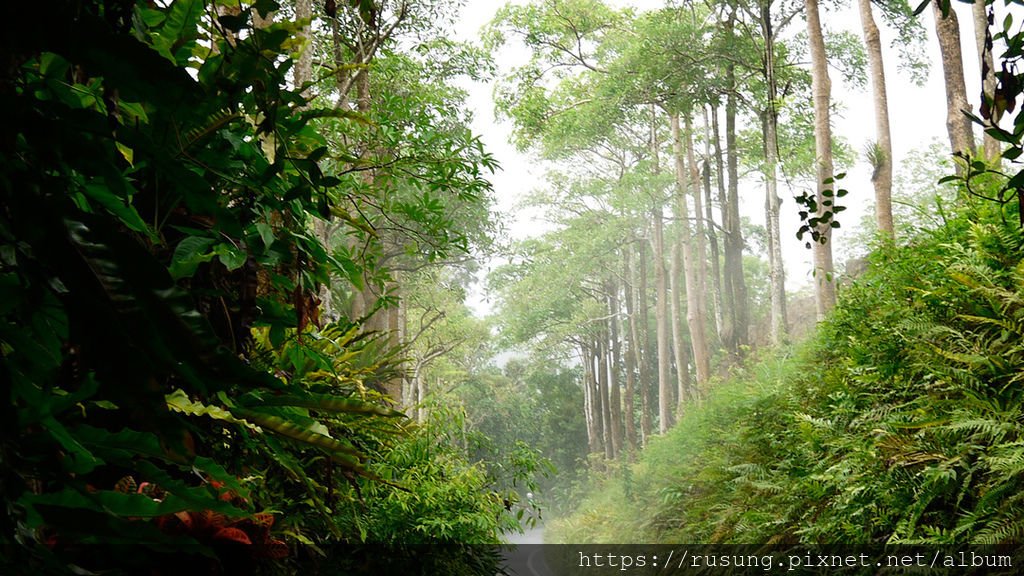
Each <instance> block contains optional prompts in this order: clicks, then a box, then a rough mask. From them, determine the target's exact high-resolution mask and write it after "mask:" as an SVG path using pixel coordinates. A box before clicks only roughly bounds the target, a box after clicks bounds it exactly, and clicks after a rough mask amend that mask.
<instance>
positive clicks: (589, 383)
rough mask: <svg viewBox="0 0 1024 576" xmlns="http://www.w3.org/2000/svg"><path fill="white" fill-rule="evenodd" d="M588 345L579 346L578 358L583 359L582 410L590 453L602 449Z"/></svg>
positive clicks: (592, 366) (597, 401) (592, 369)
mask: <svg viewBox="0 0 1024 576" xmlns="http://www.w3.org/2000/svg"><path fill="white" fill-rule="evenodd" d="M592 357H593V356H592V354H591V353H590V347H589V346H587V345H585V344H583V345H581V346H580V358H581V359H582V360H583V411H584V415H585V416H586V420H587V448H588V450H589V451H590V453H591V454H595V453H598V452H601V451H602V447H601V439H600V436H601V428H600V426H601V423H600V412H599V410H600V406H599V404H600V402H599V400H598V399H597V397H596V396H597V394H596V390H597V386H595V384H594V364H593V362H592V361H591V360H592Z"/></svg>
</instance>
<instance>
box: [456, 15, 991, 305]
mask: <svg viewBox="0 0 1024 576" xmlns="http://www.w3.org/2000/svg"><path fill="white" fill-rule="evenodd" d="M516 3H517V4H522V3H525V2H522V1H517V2H516ZM609 3H610V4H612V5H616V6H619V7H622V6H633V7H635V8H637V9H640V10H648V9H657V8H660V7H661V6H663V5H664V4H665V2H664V0H632V1H630V0H618V1H615V0H611V1H610V2H609ZM504 4H505V2H504V1H503V0H468V1H467V5H466V7H465V8H464V10H463V14H462V18H461V22H460V24H459V26H458V29H457V35H459V36H460V37H461V38H462V39H474V38H477V37H478V32H479V31H480V29H481V28H482V27H483V26H485V25H486V24H487V22H489V21H490V19H491V18H492V17H493V16H494V13H495V12H496V11H497V10H498V9H499V8H500V7H501V6H502V5H504ZM913 4H915V5H916V2H913ZM952 4H953V5H954V7H955V9H956V10H957V14H958V16H959V18H960V27H961V40H962V43H963V58H964V67H965V70H966V73H965V75H966V77H967V94H968V98H969V100H970V101H971V104H972V107H974V110H975V111H977V104H978V102H977V101H978V93H979V80H978V79H977V77H978V72H977V70H978V65H977V59H978V56H977V50H976V49H975V46H974V35H973V28H972V26H971V20H970V6H969V5H966V4H962V3H960V2H953V3H952ZM999 4H1000V6H999V8H1001V9H1003V10H1005V8H1004V7H1002V6H1001V4H1002V3H999ZM920 18H922V24H923V26H924V28H925V30H926V31H927V32H928V40H927V42H926V44H925V47H926V49H927V51H928V61H929V62H931V63H932V65H931V69H930V71H929V79H928V82H927V83H926V84H925V85H924V86H920V87H919V86H915V85H914V84H913V83H911V82H910V80H909V79H908V78H907V77H906V76H905V74H902V73H901V72H900V71H899V70H898V68H897V64H898V62H897V58H898V53H897V52H896V51H895V50H889V51H887V52H886V56H887V57H888V59H887V60H886V62H885V66H886V70H885V72H886V81H887V84H888V86H887V87H888V96H889V107H890V110H889V116H890V125H891V132H892V142H893V155H894V160H895V162H894V164H895V165H896V166H897V169H898V166H899V163H900V162H901V160H903V159H904V158H906V157H907V155H908V153H909V152H910V151H911V150H914V149H918V150H920V149H923V148H924V147H926V146H927V145H928V144H929V143H930V142H932V141H934V140H939V141H941V142H943V143H945V142H947V141H948V140H947V135H946V125H945V121H946V105H945V91H944V87H943V84H942V67H941V63H940V56H939V50H938V44H937V41H936V39H935V37H934V23H933V19H932V11H931V9H928V10H925V12H924V14H922V15H921V16H920ZM999 18H1001V13H997V21H998V19H999ZM823 19H824V24H825V27H826V28H827V29H829V30H840V29H846V30H850V31H851V32H853V33H855V34H856V35H857V36H858V37H860V34H861V28H860V19H859V16H858V14H857V12H856V10H854V9H852V8H850V9H845V10H843V11H840V12H825V13H824V14H823ZM876 22H877V23H878V25H879V27H880V28H881V32H882V45H883V50H885V49H886V48H887V47H889V45H890V42H891V40H892V38H893V36H894V33H893V32H892V31H891V30H888V29H887V28H886V27H885V25H884V23H883V21H882V19H881V18H880V17H879V16H878V15H877V14H876ZM802 26H803V22H802V21H800V20H797V21H795V22H794V23H793V24H792V25H791V28H793V29H797V28H800V27H802ZM526 57H527V56H526V53H525V50H506V51H504V52H502V53H501V54H500V55H499V57H498V66H499V68H500V69H501V73H504V72H507V71H508V69H509V67H511V66H513V65H514V64H515V63H516V61H517V60H521V59H524V58H526ZM830 76H831V80H832V98H833V100H834V101H838V102H840V103H841V105H842V111H841V112H840V114H839V115H838V116H833V130H834V132H835V133H836V134H837V135H839V136H841V137H843V138H845V139H846V141H847V142H848V143H849V144H850V146H851V147H852V148H853V150H854V151H855V152H856V153H857V154H860V153H861V151H862V150H863V149H864V147H865V144H866V143H868V142H870V141H873V140H874V139H875V134H874V110H873V107H872V100H871V94H870V84H867V85H866V86H865V87H864V88H863V89H857V88H855V87H851V86H849V85H847V84H845V83H844V81H843V78H842V76H841V74H840V73H839V71H838V70H836V69H834V68H833V69H831V70H830ZM466 86H467V87H468V89H469V92H470V98H469V106H470V107H471V109H472V110H473V111H474V116H475V118H474V122H473V130H474V132H475V133H477V134H480V135H481V137H482V138H483V140H484V142H485V144H486V146H487V149H488V150H489V151H490V152H491V153H492V154H494V156H495V157H496V159H497V160H498V161H499V162H500V163H501V166H502V170H501V171H500V172H498V173H497V174H496V175H494V177H493V178H492V182H493V184H494V188H495V195H496V198H497V205H498V210H499V212H500V213H501V216H500V218H501V219H502V221H503V222H504V223H505V226H506V227H507V228H508V230H509V232H510V234H511V236H512V237H513V238H523V237H527V236H530V235H535V234H539V233H541V232H543V231H544V230H545V226H544V223H543V221H542V219H541V217H540V215H539V214H537V213H528V212H524V211H522V210H521V209H520V208H519V206H518V203H519V202H520V201H521V200H522V199H523V198H524V197H525V195H526V194H528V193H529V192H530V191H531V190H534V189H537V188H538V187H541V186H544V178H543V177H544V168H543V166H542V165H541V164H540V163H539V162H538V161H537V160H536V159H535V158H531V157H530V156H528V155H524V154H521V153H519V152H517V151H516V150H515V148H514V147H513V146H512V145H510V144H509V142H508V140H509V135H510V134H511V126H510V125H508V123H503V122H497V121H496V120H495V118H494V104H493V101H492V99H491V94H492V91H493V85H485V84H481V83H473V84H467V85H466ZM780 186H781V185H780ZM844 186H845V187H846V188H847V189H848V190H849V191H850V195H849V196H847V197H846V200H847V203H846V204H847V206H848V208H849V209H848V210H847V211H846V212H843V214H842V218H841V220H842V222H843V224H844V227H843V228H840V229H839V230H837V231H836V232H837V233H836V234H835V236H834V238H833V250H834V251H835V252H836V265H837V268H840V269H841V267H842V265H843V263H844V258H845V257H846V255H849V254H851V252H853V253H855V254H856V253H857V251H856V250H852V249H851V248H850V247H845V248H844V245H845V244H844V243H846V242H847V241H848V239H849V237H850V235H851V232H853V225H854V224H855V223H857V222H859V221H860V220H861V217H862V215H863V214H864V213H865V212H866V211H867V210H868V208H870V206H871V205H872V204H873V198H874V188H873V187H872V185H871V181H870V168H869V167H868V164H867V162H866V160H864V159H863V158H858V159H857V162H856V166H855V167H854V168H853V169H851V170H849V171H848V175H847V177H846V179H845V180H844ZM740 194H741V211H742V213H743V215H744V216H746V217H748V218H750V219H751V221H752V222H755V223H759V224H762V225H763V224H764V209H763V207H764V192H763V187H762V186H761V185H760V183H758V182H755V181H749V182H742V183H741V187H740ZM779 195H780V196H781V197H782V199H783V204H782V224H781V226H782V231H783V234H782V237H783V252H784V258H785V261H786V276H787V287H788V288H789V289H790V290H795V289H798V288H800V287H802V286H805V285H809V284H810V271H811V270H812V264H811V251H810V250H807V249H806V248H805V247H804V245H803V242H801V241H798V240H797V239H796V236H795V233H796V230H797V228H798V227H799V221H798V217H797V214H796V213H797V208H796V206H797V205H796V203H795V202H794V201H793V200H792V196H791V194H790V193H789V191H788V190H786V189H784V188H780V191H779ZM898 195H899V190H894V198H898ZM897 233H898V231H897ZM485 268H486V266H485ZM470 300H471V302H470V305H471V306H472V307H473V308H474V309H475V310H477V312H478V313H486V311H487V309H488V308H489V305H488V304H487V303H486V302H484V301H483V300H482V295H479V294H477V295H474V296H471V298H470Z"/></svg>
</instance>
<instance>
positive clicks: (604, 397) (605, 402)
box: [594, 328, 615, 460]
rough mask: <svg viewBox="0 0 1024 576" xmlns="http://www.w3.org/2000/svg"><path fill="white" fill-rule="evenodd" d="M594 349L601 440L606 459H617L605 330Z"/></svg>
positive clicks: (600, 331)
mask: <svg viewBox="0 0 1024 576" xmlns="http://www.w3.org/2000/svg"><path fill="white" fill-rule="evenodd" d="M596 344H597V345H596V346H595V347H594V351H595V356H596V359H597V374H598V378H597V386H598V393H599V394H600V395H601V438H602V439H603V440H604V457H605V458H607V459H609V460H611V459H613V458H615V450H614V447H613V443H614V441H613V440H612V438H613V435H612V407H611V397H610V394H609V391H608V388H609V385H608V368H609V366H608V357H609V356H610V354H609V350H608V335H607V334H606V333H605V331H604V329H603V328H602V329H599V330H598V331H597V342H596Z"/></svg>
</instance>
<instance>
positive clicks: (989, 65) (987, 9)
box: [950, 0, 1002, 162]
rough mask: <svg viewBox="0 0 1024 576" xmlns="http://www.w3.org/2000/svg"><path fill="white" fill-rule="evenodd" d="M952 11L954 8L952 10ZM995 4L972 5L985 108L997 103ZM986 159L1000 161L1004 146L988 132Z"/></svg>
mask: <svg viewBox="0 0 1024 576" xmlns="http://www.w3.org/2000/svg"><path fill="white" fill-rule="evenodd" d="M950 9H952V8H950ZM995 10H996V3H995V2H991V3H989V2H982V1H980V0H976V1H975V2H973V3H972V4H971V20H972V22H973V24H974V45H975V46H976V47H977V49H978V69H979V70H981V101H982V105H983V106H984V105H985V103H986V102H988V103H992V102H994V101H995V93H996V70H995V67H994V66H995V64H994V62H993V58H992V36H991V34H990V33H989V24H991V23H994V22H995ZM984 141H985V144H984V146H985V158H986V159H987V160H988V161H989V162H992V161H995V160H998V159H999V157H1000V155H1001V154H1002V146H1001V145H1000V144H999V141H998V140H996V139H995V138H993V137H992V135H991V134H989V133H988V132H986V133H985V135H984Z"/></svg>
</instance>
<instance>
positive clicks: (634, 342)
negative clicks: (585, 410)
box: [622, 246, 640, 459]
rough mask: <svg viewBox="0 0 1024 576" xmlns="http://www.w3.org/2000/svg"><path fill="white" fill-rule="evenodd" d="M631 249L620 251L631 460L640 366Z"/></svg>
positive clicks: (627, 426)
mask: <svg viewBox="0 0 1024 576" xmlns="http://www.w3.org/2000/svg"><path fill="white" fill-rule="evenodd" d="M632 254H633V248H632V247H631V246H626V247H625V249H624V250H623V251H622V277H623V278H624V279H625V284H624V286H623V297H624V300H625V303H626V322H627V325H626V326H625V329H624V331H625V333H626V394H625V398H624V404H625V406H624V408H623V416H624V417H625V418H624V420H625V424H626V447H627V450H628V451H629V457H630V458H631V459H632V457H633V455H634V454H636V451H637V441H636V420H635V418H634V415H635V408H634V404H635V402H636V371H637V367H638V366H640V359H639V357H638V352H639V350H637V346H638V342H639V338H637V330H636V324H637V323H636V316H635V315H634V313H633V312H634V306H633V264H632Z"/></svg>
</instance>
